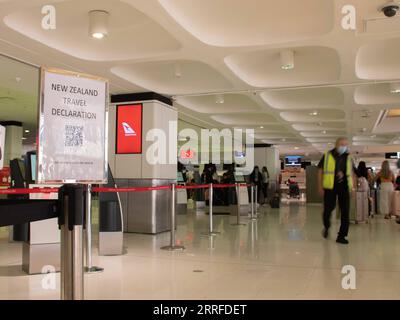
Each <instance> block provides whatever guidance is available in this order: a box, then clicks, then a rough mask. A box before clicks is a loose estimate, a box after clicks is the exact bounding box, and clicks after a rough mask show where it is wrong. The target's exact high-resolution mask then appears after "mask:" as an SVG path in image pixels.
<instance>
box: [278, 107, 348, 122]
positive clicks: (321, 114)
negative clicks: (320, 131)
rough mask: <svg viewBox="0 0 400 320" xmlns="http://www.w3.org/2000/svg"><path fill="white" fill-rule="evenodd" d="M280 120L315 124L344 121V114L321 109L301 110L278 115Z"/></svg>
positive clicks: (339, 111) (338, 111) (340, 111)
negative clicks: (318, 122)
mask: <svg viewBox="0 0 400 320" xmlns="http://www.w3.org/2000/svg"><path fill="white" fill-rule="evenodd" d="M280 115H281V117H282V119H284V120H286V121H289V122H297V121H301V122H307V121H309V122H317V121H332V120H344V118H345V116H346V114H345V112H344V111H342V110H335V109H323V110H302V111H285V112H281V113H280Z"/></svg>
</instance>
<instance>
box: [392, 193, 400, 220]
mask: <svg viewBox="0 0 400 320" xmlns="http://www.w3.org/2000/svg"><path fill="white" fill-rule="evenodd" d="M392 214H393V215H395V216H400V191H394V192H393V198H392Z"/></svg>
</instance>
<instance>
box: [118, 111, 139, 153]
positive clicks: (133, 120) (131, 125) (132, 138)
mask: <svg viewBox="0 0 400 320" xmlns="http://www.w3.org/2000/svg"><path fill="white" fill-rule="evenodd" d="M116 118H117V124H116V126H117V128H116V141H115V153H116V154H139V153H142V126H143V105H142V104H129V105H128V104H126V105H118V106H117V117H116Z"/></svg>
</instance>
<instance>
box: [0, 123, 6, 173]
mask: <svg viewBox="0 0 400 320" xmlns="http://www.w3.org/2000/svg"><path fill="white" fill-rule="evenodd" d="M5 141H6V128H5V127H3V126H0V169H3V166H4V148H5Z"/></svg>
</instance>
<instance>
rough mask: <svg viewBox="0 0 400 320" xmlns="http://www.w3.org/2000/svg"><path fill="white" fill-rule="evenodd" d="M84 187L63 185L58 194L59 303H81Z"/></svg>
mask: <svg viewBox="0 0 400 320" xmlns="http://www.w3.org/2000/svg"><path fill="white" fill-rule="evenodd" d="M84 192H85V189H84V186H83V185H81V184H65V185H64V186H63V187H62V188H61V189H60V191H59V200H60V203H61V208H62V209H61V211H60V217H59V225H60V229H61V275H60V280H61V299H63V300H83V299H84V284H83V282H84V281H83V275H84V272H83V230H82V228H83V224H84V223H83V221H84V211H85V204H84Z"/></svg>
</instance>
